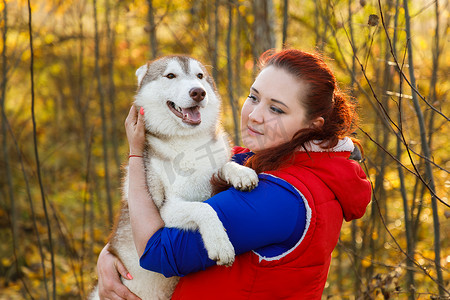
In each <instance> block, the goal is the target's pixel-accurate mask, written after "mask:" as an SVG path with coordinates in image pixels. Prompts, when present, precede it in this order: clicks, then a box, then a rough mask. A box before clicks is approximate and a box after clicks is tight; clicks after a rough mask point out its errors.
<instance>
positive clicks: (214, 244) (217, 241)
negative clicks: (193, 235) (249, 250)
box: [202, 229, 235, 266]
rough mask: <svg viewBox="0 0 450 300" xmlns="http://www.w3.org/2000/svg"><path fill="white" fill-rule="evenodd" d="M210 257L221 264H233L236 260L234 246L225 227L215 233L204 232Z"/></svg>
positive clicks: (203, 235)
mask: <svg viewBox="0 0 450 300" xmlns="http://www.w3.org/2000/svg"><path fill="white" fill-rule="evenodd" d="M202 237H203V243H204V244H205V248H206V251H207V252H208V257H209V259H211V260H214V261H216V262H217V264H218V265H220V266H231V265H232V264H233V262H234V257H235V253H234V247H233V245H232V244H231V242H230V240H229V239H228V235H227V233H226V232H225V229H222V230H221V231H220V232H219V231H216V232H215V233H214V234H202Z"/></svg>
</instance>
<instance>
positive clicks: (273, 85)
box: [241, 66, 310, 152]
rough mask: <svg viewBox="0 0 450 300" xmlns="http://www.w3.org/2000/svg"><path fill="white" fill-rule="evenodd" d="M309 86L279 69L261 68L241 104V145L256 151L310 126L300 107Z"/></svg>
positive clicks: (281, 141)
mask: <svg viewBox="0 0 450 300" xmlns="http://www.w3.org/2000/svg"><path fill="white" fill-rule="evenodd" d="M308 89H309V88H308V86H307V85H306V83H304V82H303V81H301V80H298V79H297V78H295V77H294V76H293V75H291V74H290V73H288V72H287V71H285V70H283V69H281V68H278V67H274V66H269V67H266V68H265V69H263V70H262V71H261V73H259V75H258V77H256V79H255V82H254V83H253V85H252V86H251V88H250V95H249V96H248V98H247V100H246V101H245V103H244V105H243V107H242V114H241V134H242V140H243V142H244V145H245V146H246V147H247V148H249V149H250V150H252V151H253V152H258V151H261V150H264V149H268V148H272V147H275V146H278V145H281V144H283V143H285V142H288V141H290V140H291V139H292V138H293V136H294V134H295V133H296V132H297V131H299V130H300V129H302V128H306V127H309V126H310V124H309V122H308V120H307V119H306V112H305V109H304V108H303V106H302V102H303V99H304V98H305V96H306V95H307V92H308Z"/></svg>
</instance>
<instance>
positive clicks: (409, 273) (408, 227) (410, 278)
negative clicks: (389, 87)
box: [392, 0, 415, 300]
mask: <svg viewBox="0 0 450 300" xmlns="http://www.w3.org/2000/svg"><path fill="white" fill-rule="evenodd" d="M399 7H400V0H396V3H395V15H394V35H393V38H392V44H393V45H394V48H393V52H394V55H395V56H396V55H397V52H396V46H395V45H396V43H397V24H398V14H399ZM402 79H403V78H402V76H401V74H399V80H400V84H399V93H400V95H401V94H403V91H402ZM398 111H399V114H398V124H399V128H400V130H403V128H402V115H401V112H402V98H401V97H399V99H398ZM399 134H400V132H399V133H398V134H397V140H396V145H397V150H396V151H397V153H396V157H397V159H398V161H400V162H401V159H402V152H403V150H402V139H401V137H400V136H399ZM397 170H398V177H399V180H400V194H401V197H402V203H403V213H404V216H403V218H404V220H405V234H406V252H407V254H408V257H407V258H406V267H407V268H406V290H407V291H408V299H410V300H414V299H415V294H414V285H415V283H414V270H413V266H414V263H413V261H412V260H411V259H410V258H414V244H415V243H414V237H413V226H412V223H411V216H412V213H413V209H412V208H410V207H409V205H408V195H407V192H406V183H405V174H404V172H403V168H402V166H401V165H400V164H397ZM413 199H414V198H413Z"/></svg>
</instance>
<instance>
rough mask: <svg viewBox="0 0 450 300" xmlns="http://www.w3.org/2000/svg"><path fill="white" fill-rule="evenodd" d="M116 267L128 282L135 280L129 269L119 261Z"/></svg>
mask: <svg viewBox="0 0 450 300" xmlns="http://www.w3.org/2000/svg"><path fill="white" fill-rule="evenodd" d="M115 265H116V270H117V272H119V274H120V275H122V277H123V278H125V279H128V280H130V279H133V277H132V276H131V274H130V273H129V272H128V270H127V268H125V266H124V264H123V263H122V262H121V261H120V260H119V259H117V260H116V262H115Z"/></svg>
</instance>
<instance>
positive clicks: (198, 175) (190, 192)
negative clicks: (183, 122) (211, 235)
mask: <svg viewBox="0 0 450 300" xmlns="http://www.w3.org/2000/svg"><path fill="white" fill-rule="evenodd" d="M175 149H176V150H175ZM229 155H230V149H229V146H228V142H227V137H226V136H225V134H224V133H222V132H219V133H218V135H215V136H210V137H208V136H206V137H205V136H201V137H192V138H183V139H176V140H174V139H172V140H170V141H164V140H161V139H156V138H155V137H153V136H152V137H150V139H149V151H148V158H147V159H146V166H147V167H148V171H149V172H146V173H147V175H148V176H147V182H148V185H149V189H150V190H151V191H154V190H155V189H159V190H161V185H162V187H163V191H161V193H160V194H159V195H158V194H155V195H152V196H153V200H154V201H155V203H156V205H157V206H158V207H161V205H162V203H163V202H162V201H163V199H167V198H168V197H169V198H179V197H182V198H183V199H184V200H185V201H204V200H206V199H208V198H209V197H210V196H211V185H210V183H209V181H210V179H211V177H212V175H213V174H215V173H217V171H218V169H219V168H220V167H222V166H223V165H224V164H225V163H226V162H227V161H228V160H229Z"/></svg>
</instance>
